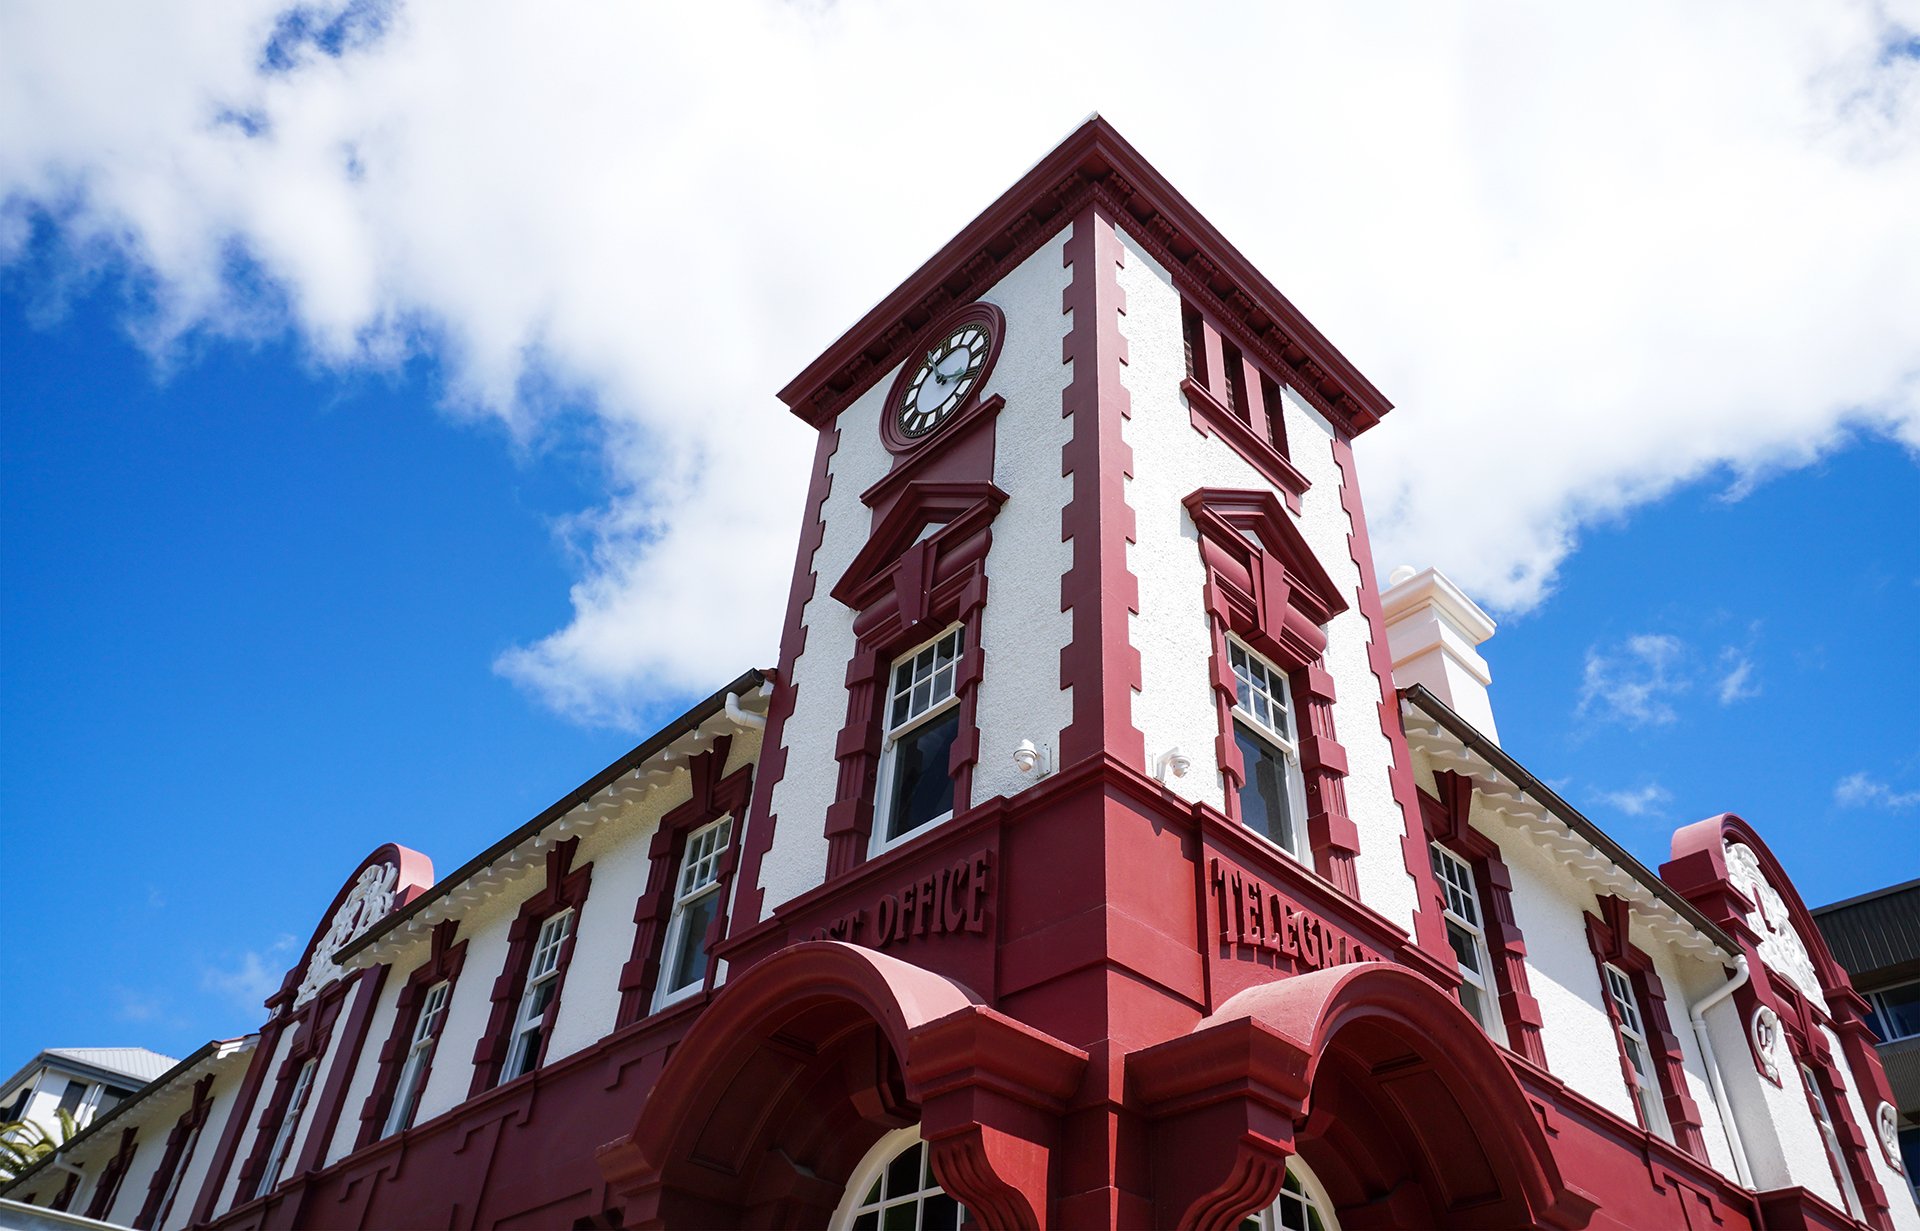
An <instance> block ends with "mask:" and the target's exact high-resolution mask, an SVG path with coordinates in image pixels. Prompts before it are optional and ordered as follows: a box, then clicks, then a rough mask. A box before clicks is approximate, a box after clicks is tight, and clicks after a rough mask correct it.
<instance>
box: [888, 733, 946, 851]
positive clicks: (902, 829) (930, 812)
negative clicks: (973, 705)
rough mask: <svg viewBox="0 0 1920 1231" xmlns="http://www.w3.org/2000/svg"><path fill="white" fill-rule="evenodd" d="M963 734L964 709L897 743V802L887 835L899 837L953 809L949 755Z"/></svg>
mask: <svg viewBox="0 0 1920 1231" xmlns="http://www.w3.org/2000/svg"><path fill="white" fill-rule="evenodd" d="M959 734H960V711H959V710H957V709H955V710H949V711H947V713H946V714H944V715H943V716H941V717H940V718H937V719H935V720H934V721H932V722H929V723H926V724H925V725H923V726H919V727H915V728H914V729H913V730H911V731H909V732H907V733H906V734H905V735H903V736H901V737H900V741H899V743H897V744H895V745H894V764H895V767H896V768H895V771H894V788H893V803H892V807H891V808H890V809H889V810H888V813H887V837H888V838H889V839H892V838H897V837H899V836H900V835H901V834H903V833H908V832H910V831H912V830H915V829H918V828H919V827H920V826H922V825H925V824H926V823H927V822H929V821H932V820H937V819H938V818H940V817H942V816H945V815H946V814H947V813H949V812H952V811H953V775H952V772H951V771H950V770H949V769H948V766H947V762H948V758H949V757H950V755H951V754H952V752H953V741H954V738H955V737H956V736H958V735H959Z"/></svg>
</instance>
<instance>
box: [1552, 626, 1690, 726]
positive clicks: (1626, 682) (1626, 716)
mask: <svg viewBox="0 0 1920 1231" xmlns="http://www.w3.org/2000/svg"><path fill="white" fill-rule="evenodd" d="M1686 654H1687V647H1686V643H1685V642H1683V641H1682V640H1680V638H1678V637H1673V636H1669V635H1667V634H1665V633H1640V634H1638V635H1636V636H1632V637H1629V638H1627V639H1626V640H1625V641H1624V642H1622V643H1621V644H1620V645H1619V646H1617V647H1615V648H1614V649H1612V650H1602V649H1601V648H1600V647H1599V646H1592V647H1589V648H1588V650H1587V661H1586V668H1585V670H1584V672H1583V673H1582V676H1581V680H1580V705H1579V713H1580V714H1581V715H1582V716H1586V715H1591V714H1598V715H1600V716H1601V717H1605V718H1615V719H1619V720H1620V721H1622V722H1626V723H1628V724H1630V725H1632V726H1636V727H1644V726H1665V725H1666V724H1668V723H1670V722H1673V721H1674V720H1675V719H1676V718H1678V717H1679V715H1678V714H1676V713H1675V712H1674V709H1673V705H1672V699H1673V698H1675V697H1678V696H1679V695H1680V694H1681V693H1684V692H1686V691H1687V689H1688V688H1689V687H1691V685H1690V683H1689V681H1688V679H1687V678H1686V676H1685V674H1684V673H1683V670H1682V667H1683V660H1684V659H1685V657H1686Z"/></svg>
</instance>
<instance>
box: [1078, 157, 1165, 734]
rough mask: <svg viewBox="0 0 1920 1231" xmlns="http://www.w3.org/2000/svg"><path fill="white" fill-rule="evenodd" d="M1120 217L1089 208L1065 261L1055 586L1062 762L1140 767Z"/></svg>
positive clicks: (1104, 208) (1095, 203)
mask: <svg viewBox="0 0 1920 1231" xmlns="http://www.w3.org/2000/svg"><path fill="white" fill-rule="evenodd" d="M1062 188H1063V190H1064V189H1065V188H1066V186H1065V185H1062ZM1113 217H1114V216H1113V211H1112V209H1111V208H1110V207H1109V206H1108V205H1106V204H1105V203H1104V202H1102V201H1100V200H1098V199H1095V200H1092V201H1089V202H1088V203H1087V204H1086V205H1085V206H1083V207H1082V208H1081V209H1080V210H1079V212H1078V213H1077V214H1075V215H1074V218H1073V233H1072V235H1070V236H1069V237H1068V239H1067V242H1066V247H1065V249H1064V251H1063V253H1062V258H1061V259H1062V261H1063V262H1064V263H1065V264H1066V265H1068V266H1070V267H1071V268H1072V270H1073V276H1072V280H1071V281H1070V282H1069V283H1068V285H1067V289H1066V290H1065V291H1064V292H1063V293H1062V295H1061V308H1062V309H1063V310H1065V311H1066V312H1069V313H1071V314H1072V316H1073V329H1072V331H1071V332H1070V333H1068V334H1067V336H1066V339H1065V341H1064V342H1063V344H1062V349H1061V354H1062V358H1064V359H1065V360H1066V361H1067V362H1069V363H1071V364H1072V365H1073V381H1072V383H1071V384H1069V385H1068V386H1067V387H1066V389H1065V391H1063V392H1062V393H1061V395H1060V410H1061V414H1062V415H1064V416H1067V417H1069V418H1071V419H1072V420H1073V436H1072V437H1071V439H1069V440H1068V441H1067V443H1066V446H1065V447H1064V448H1062V449H1061V455H1060V470H1061V473H1062V474H1063V475H1065V476H1067V477H1068V478H1070V479H1071V480H1072V483H1073V488H1072V496H1071V497H1070V499H1069V502H1068V504H1067V507H1066V508H1065V509H1064V510H1062V512H1061V514H1060V537H1061V539H1062V540H1063V541H1066V540H1071V541H1072V543H1073V563H1072V565H1071V566H1070V567H1069V568H1068V570H1067V572H1066V574H1065V575H1064V576H1063V577H1061V579H1060V609H1061V610H1062V611H1069V612H1071V613H1072V614H1073V623H1072V640H1071V641H1069V642H1068V644H1067V646H1066V648H1064V649H1063V650H1061V651H1060V678H1061V680H1062V681H1070V684H1068V686H1070V687H1071V688H1072V690H1073V718H1072V721H1071V722H1070V723H1069V724H1068V725H1067V727H1066V729H1065V730H1063V731H1062V732H1061V733H1060V763H1061V764H1062V765H1071V764H1072V763H1073V762H1075V761H1077V760H1080V759H1082V758H1084V757H1090V756H1097V755H1099V754H1101V753H1102V752H1104V753H1107V754H1109V755H1111V756H1115V757H1118V758H1119V759H1120V760H1122V761H1124V762H1126V763H1127V764H1129V765H1136V766H1142V767H1144V766H1145V764H1146V741H1145V738H1144V737H1143V736H1142V735H1141V734H1140V730H1139V728H1137V727H1135V726H1134V724H1133V705H1132V702H1131V698H1132V696H1133V694H1134V693H1135V692H1138V691H1139V689H1140V651H1139V650H1137V649H1135V648H1134V646H1133V642H1132V636H1131V630H1130V626H1129V623H1128V617H1129V616H1130V615H1134V614H1138V613H1139V610H1140V583H1139V581H1138V580H1137V579H1135V577H1134V576H1133V574H1132V572H1131V571H1129V569H1128V567H1127V544H1129V543H1131V542H1133V540H1134V517H1133V510H1132V509H1131V508H1129V507H1128V505H1127V489H1126V479H1127V478H1129V477H1130V476H1131V475H1132V474H1133V449H1132V448H1131V447H1130V446H1129V445H1128V444H1127V442H1126V439H1125V436H1124V434H1123V425H1124V423H1125V421H1126V420H1127V419H1128V418H1130V417H1131V415H1132V409H1131V407H1132V399H1131V397H1130V395H1129V394H1128V393H1127V389H1126V386H1125V385H1124V384H1123V383H1122V382H1121V379H1120V370H1121V367H1122V366H1123V365H1124V364H1125V363H1126V361H1127V340H1126V337H1125V336H1124V335H1123V334H1121V332H1120V317H1121V315H1122V314H1123V313H1124V312H1125V311H1126V293H1125V292H1124V291H1122V290H1121V289H1120V277H1119V274H1118V272H1117V271H1118V270H1119V268H1120V266H1121V265H1123V264H1124V263H1125V261H1126V252H1127V250H1126V245H1125V244H1123V243H1121V242H1120V237H1119V235H1117V234H1116V233H1115V232H1114V224H1113Z"/></svg>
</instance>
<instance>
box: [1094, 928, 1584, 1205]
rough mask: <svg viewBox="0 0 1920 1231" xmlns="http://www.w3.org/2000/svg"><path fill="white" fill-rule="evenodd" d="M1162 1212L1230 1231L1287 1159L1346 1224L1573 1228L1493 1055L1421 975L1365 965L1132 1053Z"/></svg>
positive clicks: (1521, 1100) (1241, 1004) (1262, 989)
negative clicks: (1296, 1162)
mask: <svg viewBox="0 0 1920 1231" xmlns="http://www.w3.org/2000/svg"><path fill="white" fill-rule="evenodd" d="M1128 1073H1129V1078H1130V1080H1131V1081H1132V1083H1133V1089H1134V1091H1135V1093H1136V1094H1137V1096H1138V1097H1140V1098H1141V1100H1142V1101H1143V1102H1144V1103H1145V1104H1146V1110H1147V1112H1148V1114H1149V1116H1150V1117H1152V1119H1153V1120H1154V1193H1155V1204H1156V1208H1157V1211H1158V1214H1159V1217H1160V1219H1161V1220H1162V1222H1163V1223H1164V1224H1165V1225H1167V1226H1179V1227H1183V1228H1188V1227H1192V1228H1228V1227H1233V1226H1236V1225H1237V1224H1238V1223H1239V1221H1240V1219H1242V1218H1243V1217H1245V1216H1246V1215H1247V1214H1249V1213H1251V1212H1253V1211H1256V1210H1260V1209H1263V1208H1265V1207H1267V1206H1268V1205H1269V1204H1271V1203H1272V1202H1273V1200H1274V1198H1275V1196H1276V1194H1278V1193H1279V1192H1280V1189H1281V1184H1282V1182H1283V1179H1284V1176H1285V1169H1286V1160H1287V1159H1288V1157H1289V1156H1291V1155H1294V1154H1298V1155H1299V1156H1300V1157H1301V1158H1302V1159H1304V1160H1306V1162H1307V1164H1308V1165H1309V1167H1311V1169H1312V1171H1313V1173H1314V1174H1315V1175H1317V1176H1318V1178H1319V1180H1320V1182H1321V1183H1322V1184H1323V1185H1324V1187H1325V1190H1326V1195H1327V1197H1328V1199H1329V1201H1330V1202H1331V1203H1332V1205H1333V1206H1334V1210H1335V1212H1336V1213H1337V1217H1338V1221H1339V1225H1340V1227H1341V1228H1343V1231H1365V1229H1366V1228H1370V1227H1407V1226H1423V1227H1474V1228H1495V1227H1534V1226H1542V1225H1544V1226H1553V1227H1562V1228H1577V1227H1581V1226H1584V1225H1585V1223H1586V1220H1587V1218H1588V1217H1589V1216H1591V1214H1592V1212H1593V1208H1594V1206H1593V1202H1592V1201H1590V1200H1589V1199H1587V1198H1586V1197H1585V1196H1583V1195H1582V1194H1580V1193H1578V1192H1575V1191H1573V1190H1571V1189H1569V1188H1567V1187H1566V1186H1565V1185H1564V1184H1563V1183H1562V1181H1561V1179H1560V1174H1559V1169H1558V1167H1557V1165H1556V1164H1555V1162H1554V1159H1553V1155H1552V1153H1551V1152H1550V1151H1549V1149H1548V1147H1547V1143H1546V1138H1545V1135H1544V1134H1543V1133H1542V1131H1541V1129H1540V1125H1539V1122H1538V1121H1537V1120H1536V1119H1535V1116H1534V1112H1533V1108H1532V1107H1531V1105H1530V1104H1529V1103H1528V1102H1527V1100H1526V1097H1525V1095H1524V1094H1523V1093H1522V1092H1521V1090H1520V1086H1519V1083H1518V1082H1517V1081H1516V1080H1515V1079H1514V1076H1513V1073H1512V1071H1511V1070H1510V1069H1509V1068H1508V1067H1507V1062H1506V1060H1505V1059H1504V1058H1503V1057H1502V1056H1501V1055H1500V1053H1499V1051H1498V1049H1497V1048H1496V1047H1495V1045H1494V1044H1493V1043H1492V1042H1491V1041H1490V1040H1489V1039H1488V1038H1487V1037H1486V1035H1485V1034H1484V1033H1483V1032H1482V1031H1481V1030H1480V1028H1479V1026H1478V1025H1476V1024H1475V1023H1474V1022H1473V1020H1472V1019H1471V1018H1470V1017H1468V1016H1467V1014H1466V1013H1465V1012H1464V1011H1463V1010H1462V1009H1461V1008H1460V1006H1459V1005H1458V1004H1457V1003H1455V1002H1454V1001H1453V1000H1452V999H1451V998H1450V997H1448V996H1447V995H1446V994H1445V993H1443V992H1441V991H1440V989H1439V988H1437V987H1435V986H1434V985H1433V984H1432V983H1430V982H1428V981H1427V980H1425V979H1423V978H1421V977H1420V976H1418V975H1416V974H1414V973H1413V972H1411V971H1409V970H1406V969H1403V968H1401V967H1398V966H1392V965H1388V964H1385V963H1362V964H1359V965H1353V966H1344V967H1340V968H1337V969H1332V970H1323V971H1317V972H1315V973H1312V974H1307V975H1300V976H1297V977H1295V978H1290V979H1283V980H1279V981H1276V982H1274V983H1269V984H1263V985H1261V986H1259V987H1254V988H1249V989H1248V990H1246V991H1244V992H1242V993H1240V994H1239V995H1238V996H1235V997H1234V998H1233V999H1232V1000H1230V1001H1228V1002H1227V1003H1226V1004H1224V1005H1222V1006H1221V1007H1220V1009H1219V1010H1218V1011H1216V1012H1215V1013H1214V1014H1213V1015H1212V1016H1210V1017H1208V1018H1206V1019H1204V1020H1203V1021H1201V1022H1200V1023H1199V1025H1198V1026H1196V1027H1195V1028H1194V1030H1193V1032H1192V1033H1191V1034H1189V1035H1186V1036H1185V1037H1183V1038H1179V1039H1174V1040H1171V1041H1170V1042H1167V1043H1164V1044H1161V1045H1160V1046H1158V1047H1154V1048H1149V1049H1147V1050H1145V1051H1142V1052H1139V1053H1136V1054H1135V1055H1134V1056H1133V1057H1131V1059H1130V1061H1129V1064H1128Z"/></svg>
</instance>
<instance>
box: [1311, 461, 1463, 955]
mask: <svg viewBox="0 0 1920 1231" xmlns="http://www.w3.org/2000/svg"><path fill="white" fill-rule="evenodd" d="M1329 445H1330V447H1331V448H1332V449H1333V462H1334V465H1335V466H1337V467H1338V468H1339V470H1340V507H1341V508H1342V509H1344V510H1345V511H1346V514H1347V521H1348V524H1349V525H1351V526H1352V527H1353V529H1352V531H1351V532H1350V533H1349V534H1348V535H1347V553H1348V555H1350V556H1351V557H1352V558H1353V563H1354V567H1355V568H1356V569H1358V570H1359V573H1360V593H1359V605H1360V614H1361V615H1363V616H1365V617H1366V618H1367V663H1368V665H1369V666H1370V667H1371V668H1372V669H1373V677H1374V679H1375V681H1376V682H1377V683H1378V686H1379V689H1380V709H1379V714H1380V734H1381V735H1383V736H1385V737H1386V741H1387V747H1388V748H1389V749H1390V750H1391V751H1392V754H1393V758H1392V764H1391V765H1390V766H1389V768H1388V777H1389V780H1390V781H1391V782H1392V784H1393V799H1394V802H1395V803H1397V804H1399V805H1400V820H1401V825H1402V829H1401V838H1400V855H1401V862H1402V864H1403V866H1405V868H1406V869H1407V875H1408V876H1410V877H1412V878H1413V885H1414V908H1413V936H1414V949H1415V950H1416V951H1417V952H1418V953H1419V954H1420V955H1421V956H1422V957H1423V958H1424V959H1425V961H1424V963H1423V965H1424V968H1425V969H1426V971H1427V973H1428V975H1429V977H1431V978H1433V979H1435V980H1436V981H1437V982H1439V983H1440V985H1441V986H1443V987H1451V986H1453V984H1454V981H1455V980H1457V979H1458V978H1459V977H1460V974H1459V969H1458V967H1457V966H1456V965H1455V963H1454V959H1453V947H1452V946H1451V945H1449V944H1448V943H1447V925H1446V921H1445V920H1444V919H1442V918H1441V917H1440V886H1439V885H1438V884H1437V883H1436V882H1435V881H1434V877H1433V863H1432V860H1431V859H1430V858H1429V857H1428V855H1427V841H1426V827H1425V826H1423V825H1421V824H1420V823H1419V822H1420V786H1419V784H1418V783H1416V782H1415V781H1414V779H1413V754H1412V753H1411V752H1410V751H1409V750H1408V748H1407V732H1406V728H1405V727H1403V726H1401V725H1400V694H1399V693H1397V692H1395V691H1394V686H1393V654H1392V652H1391V651H1389V650H1388V649H1387V620H1386V616H1385V614H1383V612H1382V610H1381V607H1380V583H1379V580H1378V579H1377V578H1376V577H1375V576H1374V572H1373V545H1372V543H1371V541H1370V540H1369V539H1368V537H1367V512H1366V508H1365V507H1364V506H1363V505H1362V503H1361V500H1360V477H1359V472H1358V471H1357V470H1355V468H1354V464H1353V445H1352V443H1351V442H1350V441H1349V440H1347V439H1346V438H1344V437H1342V436H1340V435H1338V434H1337V433H1336V434H1335V436H1334V437H1333V439H1332V440H1331V441H1330V442H1329Z"/></svg>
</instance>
